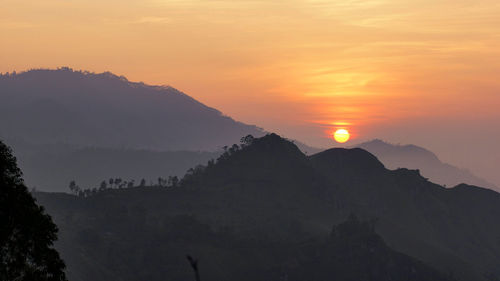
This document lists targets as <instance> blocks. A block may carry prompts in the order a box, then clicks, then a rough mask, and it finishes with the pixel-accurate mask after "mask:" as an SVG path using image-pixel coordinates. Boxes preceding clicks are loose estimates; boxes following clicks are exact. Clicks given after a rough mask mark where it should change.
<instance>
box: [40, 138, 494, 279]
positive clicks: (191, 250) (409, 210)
mask: <svg viewBox="0 0 500 281" xmlns="http://www.w3.org/2000/svg"><path fill="white" fill-rule="evenodd" d="M36 196H37V197H38V200H39V202H40V203H41V204H42V205H44V206H45V207H46V209H47V211H48V213H49V214H51V215H52V216H53V217H54V220H55V222H56V223H57V225H58V226H59V227H60V230H61V235H60V237H61V240H60V242H59V243H58V244H57V247H58V249H59V250H60V252H61V253H62V257H63V258H64V259H65V260H66V262H67V264H68V274H69V276H70V278H71V280H82V281H83V280H108V279H109V278H110V277H113V278H114V279H120V280H139V279H141V280H143V279H147V280H165V279H167V280H170V279H172V280H181V279H182V280H187V279H189V278H190V277H189V276H191V275H190V274H191V273H190V271H189V267H188V266H187V264H186V263H185V258H184V256H185V255H186V254H190V255H193V256H197V257H200V261H201V262H200V266H202V267H201V268H202V270H201V272H202V275H203V276H204V279H205V280H271V279H272V280H279V278H284V277H283V276H287V278H289V280H306V279H307V278H306V279H301V278H298V277H300V276H316V278H315V279H314V280H331V279H332V278H333V279H335V280H354V279H352V277H353V276H358V278H360V279H359V280H447V279H448V278H451V279H452V278H455V279H457V280H464V281H465V280H468V281H471V280H472V281H473V280H498V278H500V255H499V254H498V253H500V225H499V224H498V218H499V217H500V194H498V193H496V192H494V191H491V190H488V189H484V188H480V187H475V186H470V185H458V186H456V187H453V188H444V187H443V186H441V185H437V184H434V183H432V182H430V181H428V180H427V179H426V178H424V177H422V176H421V175H420V174H419V173H418V171H416V170H408V169H397V170H394V171H391V170H388V169H386V168H385V167H384V165H383V164H382V163H381V162H379V161H378V160H377V158H376V157H375V156H373V155H372V154H370V153H369V152H367V151H365V150H363V149H360V148H355V149H340V148H336V149H329V150H326V151H323V152H321V153H318V154H315V155H312V156H306V155H304V154H303V153H302V152H301V151H300V150H299V149H298V148H297V147H296V146H295V145H294V144H293V143H291V142H289V141H287V140H285V139H282V138H280V137H279V136H277V135H274V134H271V135H268V136H265V137H263V138H259V139H255V140H253V141H252V142H251V143H246V144H245V145H242V146H240V147H236V148H234V147H233V149H230V150H228V151H227V152H226V153H224V154H222V155H221V156H220V157H219V158H218V160H217V161H216V162H210V163H208V165H206V166H204V167H197V168H196V169H193V170H190V172H189V173H187V174H186V175H185V177H184V178H183V179H182V181H181V183H180V185H178V186H171V187H167V188H165V187H163V188H161V187H142V188H139V187H135V188H130V189H121V190H116V189H112V190H110V189H107V190H103V191H101V192H98V193H96V194H93V195H90V196H88V197H76V196H73V195H68V194H50V193H37V194H36ZM350 214H355V215H356V216H358V217H359V218H360V219H361V220H362V221H368V222H371V223H368V224H369V225H372V226H373V227H374V229H375V231H376V233H377V234H374V233H373V232H372V230H370V227H368V226H365V227H363V226H361V225H366V224H365V223H361V225H360V224H358V223H355V222H354V223H353V222H352V220H351V222H350V223H349V222H348V223H347V225H346V224H341V225H339V226H338V227H337V228H334V230H333V231H332V226H333V225H338V224H339V223H342V222H343V221H345V220H346V218H347V217H349V215H350ZM329 235H330V236H329ZM378 235H380V237H379V238H377V237H378ZM327 237H332V238H330V239H333V240H328V239H327ZM325 239H327V240H325ZM380 239H383V241H385V242H377V241H381V240H380ZM328 241H330V242H328ZM324 243H326V244H324ZM335 245H336V246H335ZM341 245H344V247H342V246H341ZM384 245H386V246H384ZM387 247H390V248H391V249H388V248H387ZM329 249H330V250H331V251H330V250H329ZM396 252H399V253H401V255H402V256H397V255H396V254H395V253H396ZM370 253H372V254H370ZM373 253H375V254H373ZM383 253H386V254H383ZM420 263H422V265H417V264H420ZM391 264H392V265H393V266H391ZM398 264H399V265H401V267H399V266H396V265H398ZM403 264H405V265H403ZM429 267H432V268H435V269H436V270H437V271H439V272H440V273H439V274H440V275H439V274H438V275H436V273H435V272H433V271H432V270H431V269H429ZM332 268H336V269H338V271H335V270H331V269H332ZM391 268H392V269H391ZM396 268H397V269H399V270H401V271H399V272H398V271H397V270H396ZM405 268H409V270H408V271H406V270H405ZM329 269H330V270H329ZM354 272H363V273H366V274H367V275H366V276H360V275H355V273H354ZM391 272H392V274H393V275H390V274H391ZM412 272H413V274H415V275H411V273H412ZM301 274H302V275H301ZM311 274H312V275H311ZM314 274H317V275H314ZM399 274H402V275H404V276H405V277H401V276H402V275H399ZM321 276H322V277H321ZM377 276H378V277H377ZM412 276H413V277H412ZM423 276H427V277H423ZM439 276H441V277H439ZM278 277H279V278H278ZM162 278H163V279H162ZM349 278H351V279H349ZM387 278H389V279H387ZM401 278H403V279H401ZM356 280H358V279H356Z"/></svg>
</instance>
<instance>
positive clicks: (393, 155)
mask: <svg viewBox="0 0 500 281" xmlns="http://www.w3.org/2000/svg"><path fill="white" fill-rule="evenodd" d="M356 147H360V148H363V149H365V150H367V151H369V152H370V153H373V154H374V155H375V156H377V158H378V159H380V161H382V163H384V165H385V166H386V167H387V168H389V169H397V168H409V169H418V170H420V172H421V173H422V175H423V176H424V177H427V178H429V179H430V180H431V181H433V182H435V183H438V184H441V185H446V186H449V187H452V186H455V185H458V184H460V183H467V184H471V185H476V186H483V187H487V188H490V189H494V190H500V189H499V188H498V187H497V186H495V185H494V184H492V183H489V182H487V181H485V180H483V179H481V178H479V177H477V176H475V175H474V174H472V173H471V172H470V171H468V170H465V169H460V168H457V167H455V166H452V165H450V164H447V163H443V162H441V160H439V158H438V157H437V156H436V155H435V154H434V153H432V152H431V151H429V150H427V149H425V148H422V147H419V146H416V145H411V144H410V145H394V144H390V143H387V142H384V141H382V140H378V139H376V140H372V141H369V142H364V143H361V144H358V145H356Z"/></svg>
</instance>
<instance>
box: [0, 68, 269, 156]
mask: <svg viewBox="0 0 500 281" xmlns="http://www.w3.org/2000/svg"><path fill="white" fill-rule="evenodd" d="M247 134H252V135H255V136H259V135H262V134H263V132H262V130H261V129H260V128H258V127H256V126H251V125H246V124H243V123H241V122H237V121H235V120H233V119H231V118H230V117H228V116H225V115H223V114H222V113H221V112H219V111H218V110H216V109H214V108H211V107H208V106H206V105H204V104H202V103H200V102H198V101H196V100H195V99H193V98H191V97H189V96H188V95H186V94H184V93H182V92H180V91H178V90H176V89H174V88H172V87H168V86H164V87H163V86H149V85H146V84H144V83H133V82H130V81H128V80H127V79H126V78H125V77H123V76H116V75H114V74H112V73H109V72H106V73H100V74H94V73H89V72H80V71H73V70H71V69H69V68H61V69H57V70H31V71H27V72H22V73H20V74H10V75H1V76H0V137H2V138H4V139H7V140H13V141H24V142H29V143H31V144H71V145H79V146H94V147H111V148H132V149H150V150H216V149H220V148H221V144H224V143H226V142H227V141H230V142H232V143H234V142H237V141H239V137H241V136H243V135H247Z"/></svg>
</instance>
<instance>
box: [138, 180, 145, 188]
mask: <svg viewBox="0 0 500 281" xmlns="http://www.w3.org/2000/svg"><path fill="white" fill-rule="evenodd" d="M139 186H140V187H145V186H146V180H145V179H142V180H141V183H140V184H139Z"/></svg>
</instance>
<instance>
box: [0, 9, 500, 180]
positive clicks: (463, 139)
mask: <svg viewBox="0 0 500 281" xmlns="http://www.w3.org/2000/svg"><path fill="white" fill-rule="evenodd" d="M0 7H2V8H1V13H0V72H12V71H23V70H28V69H31V68H56V67H61V66H68V67H71V68H73V69H77V70H79V69H81V70H89V71H94V72H103V71H111V72H113V73H115V74H117V75H124V76H126V77H127V78H128V79H129V80H131V81H143V82H145V83H148V84H156V85H171V86H173V87H175V88H177V89H179V90H181V91H183V92H185V93H187V94H188V95H190V96H192V97H194V98H196V99H198V100H199V101H201V102H203V103H205V104H207V105H209V106H212V107H215V108H217V109H219V110H220V111H222V112H223V113H224V114H226V115H229V116H231V117H233V118H235V119H236V120H239V121H243V122H245V123H249V124H255V125H258V126H259V127H262V128H264V129H265V130H267V131H272V132H277V133H280V134H282V135H285V136H287V137H290V138H294V139H298V140H301V141H304V142H306V143H308V144H310V145H314V146H318V147H332V146H336V145H337V144H335V143H334V142H333V141H332V137H331V133H332V132H333V131H334V130H335V129H337V128H345V129H348V130H349V131H350V132H351V134H352V139H351V141H349V142H348V143H347V144H346V145H353V144H355V143H357V142H361V141H365V140H370V139H373V138H380V139H383V140H386V141H389V142H393V143H402V144H405V143H413V144H417V145H421V146H424V147H426V148H428V149H430V150H432V151H434V152H436V153H437V154H438V155H439V156H440V158H442V159H443V160H445V161H448V162H450V163H452V164H455V165H457V166H460V167H464V168H468V169H471V170H472V171H473V172H475V173H476V174H478V175H481V176H483V177H485V178H487V179H489V180H492V181H493V180H494V181H497V182H500V175H499V174H500V173H498V168H497V167H500V149H499V148H498V143H500V129H499V127H500V126H499V123H500V110H499V108H500V79H499V77H498V73H500V17H499V16H498V15H500V2H499V1H498V0H487V1H481V0H444V1H439V0H412V1H409V0H330V1H326V0H286V1H282V0H275V1H263V0H243V1H238V0H214V1H208V0H121V1H117V0H44V1H39V0H0Z"/></svg>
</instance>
